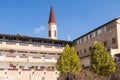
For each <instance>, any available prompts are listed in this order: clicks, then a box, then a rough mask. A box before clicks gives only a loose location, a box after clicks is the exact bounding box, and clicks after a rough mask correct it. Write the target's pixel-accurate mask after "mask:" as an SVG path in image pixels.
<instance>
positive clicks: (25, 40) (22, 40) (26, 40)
mask: <svg viewBox="0 0 120 80" xmlns="http://www.w3.org/2000/svg"><path fill="white" fill-rule="evenodd" d="M18 42H19V43H26V44H28V43H29V39H22V38H19V40H18Z"/></svg>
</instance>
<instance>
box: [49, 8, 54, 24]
mask: <svg viewBox="0 0 120 80" xmlns="http://www.w3.org/2000/svg"><path fill="white" fill-rule="evenodd" d="M49 23H56V19H55V16H54V11H53V7H52V6H51V9H50V16H49V21H48V24H49Z"/></svg>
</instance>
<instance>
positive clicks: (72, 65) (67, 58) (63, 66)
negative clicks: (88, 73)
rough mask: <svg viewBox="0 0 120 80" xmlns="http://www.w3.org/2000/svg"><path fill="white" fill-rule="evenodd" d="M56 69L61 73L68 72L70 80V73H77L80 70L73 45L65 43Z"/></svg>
mask: <svg viewBox="0 0 120 80" xmlns="http://www.w3.org/2000/svg"><path fill="white" fill-rule="evenodd" d="M56 69H57V70H58V71H60V73H61V74H66V73H68V75H69V76H68V77H69V80H70V74H78V73H79V72H80V71H81V70H82V66H81V64H80V58H79V57H78V56H77V53H76V51H75V49H74V48H73V47H70V46H69V45H68V44H67V45H66V47H65V49H64V50H63V53H62V54H61V55H60V56H59V58H58V60H57V63H56Z"/></svg>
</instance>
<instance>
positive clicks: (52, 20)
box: [48, 6, 57, 39]
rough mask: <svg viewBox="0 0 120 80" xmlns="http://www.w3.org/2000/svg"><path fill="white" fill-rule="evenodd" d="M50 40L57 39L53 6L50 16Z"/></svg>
mask: <svg viewBox="0 0 120 80" xmlns="http://www.w3.org/2000/svg"><path fill="white" fill-rule="evenodd" d="M48 38H50V39H57V24H56V19H55V16H54V11H53V7H52V6H51V9H50V16H49V20H48Z"/></svg>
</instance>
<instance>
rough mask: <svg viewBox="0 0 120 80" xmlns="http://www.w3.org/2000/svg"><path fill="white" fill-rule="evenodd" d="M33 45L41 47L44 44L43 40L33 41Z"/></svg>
mask: <svg viewBox="0 0 120 80" xmlns="http://www.w3.org/2000/svg"><path fill="white" fill-rule="evenodd" d="M32 44H37V45H41V44H42V42H41V40H32Z"/></svg>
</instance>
